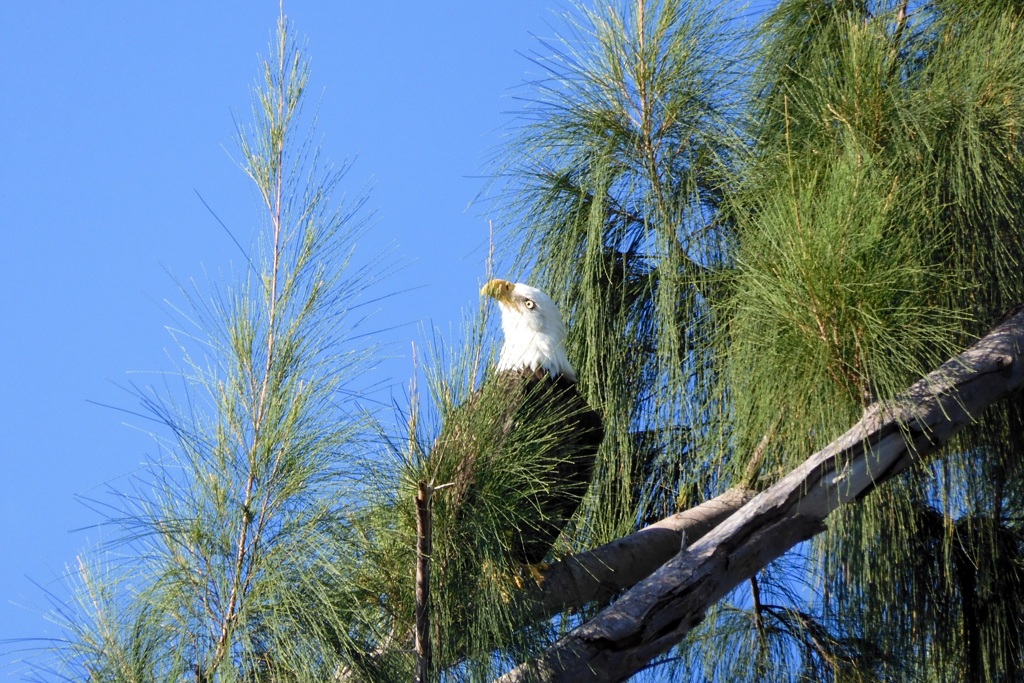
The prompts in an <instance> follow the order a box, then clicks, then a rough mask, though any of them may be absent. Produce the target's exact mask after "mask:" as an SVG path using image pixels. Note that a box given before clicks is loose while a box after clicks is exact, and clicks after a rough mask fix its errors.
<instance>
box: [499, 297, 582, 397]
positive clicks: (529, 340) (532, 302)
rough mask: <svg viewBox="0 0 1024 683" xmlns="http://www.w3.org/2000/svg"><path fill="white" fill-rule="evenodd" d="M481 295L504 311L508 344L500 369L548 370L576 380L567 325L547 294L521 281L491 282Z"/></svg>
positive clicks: (503, 320) (505, 346) (502, 349)
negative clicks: (568, 341) (568, 348)
mask: <svg viewBox="0 0 1024 683" xmlns="http://www.w3.org/2000/svg"><path fill="white" fill-rule="evenodd" d="M480 294H482V295H485V296H489V297H492V298H493V299H494V300H495V301H497V302H498V308H500V309H501V328H502V330H504V332H505V344H504V345H503V346H502V347H501V356H500V357H499V358H498V370H499V371H501V370H532V371H537V370H541V369H543V370H546V371H547V373H548V374H549V375H551V376H552V377H558V376H559V375H562V376H563V377H565V378H566V379H569V380H572V381H573V382H575V381H576V371H575V370H573V369H572V365H570V364H569V357H568V356H567V355H566V353H565V324H564V323H563V322H562V314H561V313H559V312H558V307H557V306H555V302H554V301H552V300H551V297H549V296H548V295H547V294H545V293H544V292H542V291H540V290H539V289H537V288H536V287H531V286H530V285H524V284H523V283H522V282H516V283H511V282H509V281H508V280H491V281H490V282H488V283H487V284H486V285H484V286H483V289H481V290H480Z"/></svg>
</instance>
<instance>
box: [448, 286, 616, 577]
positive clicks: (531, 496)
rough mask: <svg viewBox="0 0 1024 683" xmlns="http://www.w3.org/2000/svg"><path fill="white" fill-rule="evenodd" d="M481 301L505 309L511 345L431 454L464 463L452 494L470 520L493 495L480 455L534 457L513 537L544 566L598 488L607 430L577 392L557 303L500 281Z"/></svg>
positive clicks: (525, 558)
mask: <svg viewBox="0 0 1024 683" xmlns="http://www.w3.org/2000/svg"><path fill="white" fill-rule="evenodd" d="M481 295H483V296H488V297H491V298H493V299H494V300H495V301H496V302H497V304H498V307H499V309H500V310H501V325H502V329H503V331H504V336H505V340H504V345H503V346H502V348H501V354H500V356H499V359H498V364H497V367H496V368H495V370H494V373H493V374H492V376H491V377H490V378H488V379H487V380H486V381H485V382H484V384H483V386H482V387H481V388H480V389H478V390H477V391H476V392H475V393H474V394H473V395H472V396H471V397H470V398H469V400H467V401H466V402H465V403H464V404H463V405H462V406H460V407H459V408H457V409H456V410H455V412H454V413H453V414H452V415H451V416H450V418H449V421H450V423H449V422H446V424H445V426H444V428H443V429H442V432H441V434H440V436H439V437H438V441H437V443H436V444H435V449H434V454H433V455H432V456H431V457H432V458H433V457H435V456H439V457H446V456H447V457H451V456H454V458H456V459H458V461H459V465H458V472H457V474H456V476H455V477H454V480H455V487H456V488H455V491H453V492H452V497H453V498H454V500H455V501H457V502H456V505H457V506H459V507H460V508H462V511H460V512H458V513H457V515H456V516H457V517H460V516H463V519H464V515H468V514H473V512H472V509H473V506H474V505H476V504H479V503H480V499H479V496H481V495H487V494H486V493H485V492H483V491H481V490H480V488H481V486H482V485H481V483H480V482H479V481H477V479H478V475H479V471H478V468H479V467H480V466H481V465H480V464H479V463H478V459H481V458H487V457H505V458H515V457H520V458H524V459H526V460H528V462H529V469H528V470H527V472H528V476H529V479H530V481H529V483H528V484H527V482H525V481H524V482H523V484H522V486H523V487H526V486H529V492H528V493H527V494H525V496H524V500H523V504H522V505H521V507H522V508H523V509H522V510H520V511H519V512H518V513H517V514H516V517H515V519H514V520H510V526H514V527H515V528H509V529H506V530H505V533H506V534H507V538H506V539H505V541H506V545H507V548H508V552H509V554H510V556H511V558H512V559H513V560H515V561H517V562H519V563H521V564H524V565H537V564H540V563H542V562H543V560H544V558H545V556H546V555H547V554H548V552H549V551H550V550H551V547H552V546H553V545H554V542H555V540H556V539H557V538H558V536H559V534H561V532H562V529H563V528H564V527H565V525H566V523H567V522H568V521H569V519H570V518H571V517H572V516H573V514H574V513H575V512H576V509H577V508H578V507H579V504H580V500H581V499H582V498H583V495H584V494H585V493H586V491H587V488H588V487H589V486H590V480H591V477H592V475H593V469H594V459H595V456H596V454H597V449H598V446H599V445H600V444H601V441H602V439H603V438H604V428H603V425H602V423H601V416H600V415H599V414H598V413H597V412H596V411H594V410H593V409H592V408H590V407H589V406H588V405H587V403H586V402H585V401H584V399H583V397H582V396H581V395H580V394H579V392H578V390H577V386H576V372H575V371H574V370H573V367H572V365H571V364H570V363H569V359H568V357H567V355H566V349H565V337H566V330H565V325H564V324H563V322H562V316H561V314H560V313H559V311H558V308H557V306H555V303H554V302H553V301H552V300H551V298H550V297H548V295H547V294H545V293H544V292H542V291H540V290H539V289H536V288H534V287H530V286H529V285H525V284H522V283H515V284H513V283H512V282H508V281H506V280H491V281H490V282H488V283H487V284H486V285H484V287H483V289H482V290H481ZM524 454H526V455H524ZM512 484H513V485H515V483H514V482H513V483H512ZM523 490H524V491H525V490H526V488H523ZM456 523H457V522H456Z"/></svg>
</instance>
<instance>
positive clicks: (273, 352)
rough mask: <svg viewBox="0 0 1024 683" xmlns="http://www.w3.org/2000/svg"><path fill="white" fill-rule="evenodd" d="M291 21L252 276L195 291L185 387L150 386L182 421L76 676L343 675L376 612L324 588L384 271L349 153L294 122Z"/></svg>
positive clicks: (72, 626)
mask: <svg viewBox="0 0 1024 683" xmlns="http://www.w3.org/2000/svg"><path fill="white" fill-rule="evenodd" d="M278 38H279V42H278V43H277V44H276V45H274V46H273V47H274V54H273V56H272V58H271V59H269V60H267V61H265V62H264V81H263V82H262V83H261V84H260V85H259V86H258V87H257V89H256V91H255V92H256V98H255V102H254V113H255V117H256V123H255V125H254V126H253V127H252V129H251V130H241V129H240V131H239V134H240V138H241V140H240V146H241V150H242V162H241V165H242V167H243V169H244V170H245V171H246V172H247V173H248V174H249V176H250V177H251V178H252V180H253V182H254V183H255V186H256V188H257V190H258V191H259V195H260V196H261V198H262V200H263V206H262V209H263V212H262V214H263V220H264V230H263V234H262V239H261V243H260V246H259V248H258V249H257V250H255V252H254V253H253V254H252V255H251V256H250V255H247V259H248V260H249V263H248V266H249V272H248V277H246V278H244V279H243V280H242V281H241V282H239V283H238V284H237V285H236V286H234V287H233V288H232V289H228V290H225V291H223V292H222V293H220V294H218V295H216V296H214V297H213V298H212V299H209V300H205V299H204V297H203V294H202V293H201V292H200V291H199V289H198V287H196V289H195V291H192V292H190V291H186V292H185V294H186V296H187V297H188V299H189V303H190V306H191V311H190V312H188V313H186V314H184V315H185V316H186V320H185V322H186V325H187V327H185V329H184V330H183V331H178V332H175V337H176V339H177V340H178V341H179V343H180V344H181V349H182V352H183V353H184V354H185V364H184V367H183V371H182V382H183V389H182V390H181V392H180V393H179V392H174V393H171V392H170V391H168V392H166V393H165V394H161V393H156V392H149V391H140V394H139V396H140V399H141V401H142V403H143V405H144V406H145V408H146V409H148V411H149V412H150V414H151V415H152V416H153V417H154V418H155V419H156V420H157V421H159V422H161V423H162V424H163V425H164V426H165V427H166V428H167V429H168V430H169V432H170V434H171V439H170V441H169V442H167V443H166V444H165V447H166V454H165V458H164V459H162V460H161V461H159V462H156V463H154V464H153V465H152V466H151V467H150V468H149V472H148V474H147V475H146V476H145V477H142V478H140V483H139V484H137V485H136V489H137V490H136V491H135V492H132V493H127V492H122V493H121V494H120V496H121V498H120V499H121V503H122V506H121V507H122V508H123V510H122V512H121V514H122V515H123V517H120V518H116V519H114V520H112V521H113V522H115V523H120V524H121V525H122V526H123V532H122V533H121V534H120V538H119V539H118V541H119V542H121V543H123V544H126V546H127V549H128V550H130V551H131V552H130V553H128V555H127V559H123V560H120V561H119V562H117V563H116V564H113V565H110V564H108V562H109V557H110V555H111V553H108V555H107V556H108V562H99V563H98V564H97V565H96V566H95V567H94V566H93V564H92V563H91V562H89V561H83V563H82V566H81V568H80V572H79V574H78V583H79V586H80V592H81V593H80V598H79V609H78V611H75V612H69V613H68V619H67V626H68V629H69V631H70V632H71V637H70V638H69V640H68V644H67V646H66V647H64V648H63V649H62V650H61V651H60V652H59V653H58V655H59V658H60V660H61V663H60V664H59V666H58V667H57V668H58V671H57V673H59V674H60V675H62V676H64V677H67V678H72V679H76V680H81V679H88V680H97V681H99V680H103V681H153V680H181V679H182V678H183V677H191V678H194V679H195V680H218V681H235V680H249V681H254V680H269V679H273V680H310V678H318V679H327V678H329V677H330V676H331V675H333V672H334V671H335V670H336V669H337V668H338V667H339V666H340V665H341V664H343V659H342V652H343V651H344V650H343V649H342V648H343V647H346V646H347V645H348V643H347V642H344V641H342V642H339V639H345V638H347V634H348V629H349V624H350V623H351V622H352V621H353V620H354V619H355V618H357V617H358V616H359V614H360V609H361V607H360V606H359V605H357V604H353V605H348V606H346V607H345V608H343V609H339V608H338V606H337V605H332V604H331V603H330V602H328V601H326V600H324V596H325V595H326V594H328V593H330V592H332V591H333V590H335V588H336V587H337V586H338V585H339V584H341V583H343V582H344V581H345V580H346V576H345V568H346V565H347V563H349V562H351V561H352V560H353V558H352V557H351V553H352V550H351V546H346V545H344V544H341V543H339V538H338V536H339V532H338V529H340V528H344V525H345V523H346V521H345V520H346V519H347V518H349V517H351V516H352V515H353V514H354V512H355V511H356V510H358V508H359V507H360V506H361V505H362V503H361V502H360V500H359V496H358V493H359V489H358V483H357V482H356V481H355V480H354V479H353V477H352V470H354V469H356V467H357V466H358V464H359V462H360V460H361V459H362V458H364V457H365V455H366V453H367V449H366V443H365V440H366V438H367V436H368V434H367V427H368V418H367V417H366V416H364V415H363V414H362V412H361V411H359V410H356V409H354V408H353V407H351V406H344V407H342V405H341V404H340V403H339V401H338V397H339V393H340V392H341V391H343V390H345V389H346V388H347V387H349V386H352V383H353V382H355V381H356V380H357V378H358V377H359V375H360V374H361V372H362V370H363V368H364V367H365V365H366V363H367V361H368V358H369V356H368V351H367V350H366V349H360V348H359V347H358V346H355V345H354V344H352V343H350V342H348V341H347V340H346V336H347V335H348V334H349V332H350V330H351V329H352V326H353V324H354V322H355V321H353V319H352V316H350V315H348V314H347V309H348V308H349V307H350V306H351V305H352V304H353V302H354V301H355V299H354V297H355V296H356V295H357V294H358V292H359V290H360V289H361V288H362V287H364V286H365V285H366V283H367V282H370V281H372V278H373V274H372V270H366V269H358V268H354V267H350V266H349V264H348V258H347V253H346V251H347V250H348V249H350V245H351V241H352V239H353V238H354V236H355V235H357V234H358V232H359V227H360V223H361V220H362V219H361V218H360V217H359V208H360V205H359V203H358V202H357V203H355V204H353V205H350V206H348V205H344V206H337V205H332V204H331V203H330V193H331V192H332V191H333V190H334V189H335V188H336V186H337V185H338V183H339V181H340V179H341V176H342V172H343V171H332V170H329V169H327V170H325V169H324V168H323V167H322V166H321V165H320V164H319V162H318V160H317V158H316V155H315V154H310V153H309V151H308V150H307V149H306V146H305V145H296V143H295V142H293V141H292V140H293V138H294V137H295V135H296V133H295V132H294V130H293V129H294V128H295V127H296V126H297V125H298V124H299V123H300V121H301V106H300V105H301V101H302V97H303V94H304V90H305V87H306V84H307V79H308V71H307V67H306V63H305V61H304V58H303V57H302V56H301V54H300V52H299V51H298V50H297V49H295V47H294V45H293V44H292V43H291V41H290V40H289V39H288V36H287V26H286V24H285V23H284V21H283V20H282V23H281V25H280V26H279V31H278ZM189 328H191V329H189ZM196 352H198V353H199V355H196ZM175 395H179V396H182V397H183V401H182V400H181V399H179V400H178V401H177V402H176V401H175V399H174V396H175ZM328 607H330V609H328Z"/></svg>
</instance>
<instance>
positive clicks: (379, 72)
mask: <svg viewBox="0 0 1024 683" xmlns="http://www.w3.org/2000/svg"><path fill="white" fill-rule="evenodd" d="M563 10H564V6H563V5H561V4H559V3H557V2H554V1H552V0H536V1H534V0H515V1H514V2H511V1H509V2H500V3H499V2H450V1H449V2H445V1H438V2H431V3H401V4H392V3H377V2H366V1H365V0H364V1H359V2H356V1H353V0H339V1H327V0H322V1H320V2H301V1H298V0H296V1H294V2H290V3H288V4H287V6H286V13H287V14H288V16H289V18H290V19H291V20H292V21H293V28H294V29H295V32H296V34H298V35H300V36H305V38H306V39H307V40H308V46H307V48H308V53H309V54H310V56H311V57H312V75H313V81H312V90H313V92H314V95H315V96H319V94H320V93H321V92H322V93H323V94H322V97H321V99H320V109H319V115H320V120H319V128H318V130H319V133H320V134H322V135H323V136H324V141H323V145H324V152H325V153H326V155H327V156H329V157H330V158H331V159H333V160H336V161H341V160H343V159H345V158H352V157H354V158H355V163H354V166H353V168H352V170H351V171H350V172H349V174H348V176H347V180H346V181H345V183H344V188H345V189H346V190H348V191H350V192H352V193H358V192H359V191H360V190H361V189H362V188H364V187H365V186H367V185H368V184H369V185H371V186H372V189H371V190H370V197H369V202H368V206H369V207H371V208H374V209H376V216H377V218H376V221H375V222H374V223H373V227H372V229H371V231H370V233H369V234H368V235H367V237H366V239H365V240H364V243H363V244H362V245H361V246H360V249H361V250H362V252H363V253H364V254H366V255H373V254H375V253H378V252H380V251H381V250H382V249H385V248H386V247H387V245H389V244H394V245H395V252H394V256H393V262H394V263H405V264H406V265H405V266H404V267H403V268H401V269H400V270H398V272H397V273H396V274H394V275H392V276H390V277H389V278H388V279H387V280H385V281H384V282H382V283H381V284H380V285H378V288H377V293H379V294H386V293H388V292H397V291H402V290H410V289H411V290H412V291H410V292H408V293H405V294H400V295H397V296H394V297H391V298H388V299H385V300H384V301H382V302H381V304H380V306H381V308H382V310H381V312H380V315H379V318H378V319H379V320H380V325H381V326H382V327H389V328H390V327H394V329H392V330H391V331H390V332H388V333H387V338H388V340H389V341H390V342H392V343H393V345H394V347H393V348H394V349H395V352H396V353H398V354H403V355H405V356H407V355H408V354H407V352H406V350H407V349H408V348H409V341H410V340H413V339H417V338H418V337H419V335H420V331H421V329H422V325H436V326H437V327H439V328H441V329H442V330H448V329H449V327H450V326H453V327H454V328H457V327H458V324H459V321H460V319H461V317H462V313H463V311H464V310H468V309H470V308H475V306H476V303H477V299H476V297H477V290H478V288H479V286H480V283H481V278H482V277H483V275H484V260H485V258H486V253H487V249H486V245H487V239H488V219H489V218H492V217H493V216H490V215H489V214H488V207H487V205H486V204H477V205H471V204H472V201H473V199H474V198H475V197H476V196H477V194H478V192H479V191H480V190H481V189H482V188H483V186H484V181H483V180H482V179H481V178H480V177H479V176H480V175H481V174H482V172H483V171H484V170H485V167H486V160H487V159H488V158H489V157H490V155H491V153H492V152H493V150H494V149H495V148H496V146H498V145H499V144H500V142H501V139H502V136H503V134H504V133H506V132H507V131H508V126H509V123H510V121H511V116H510V115H509V114H508V112H510V111H513V110H515V109H517V108H518V107H519V104H518V103H517V102H516V101H515V100H514V99H513V98H512V95H513V94H514V93H515V92H516V89H517V88H518V87H519V86H520V85H521V84H522V83H523V82H524V81H525V80H527V79H528V78H530V76H531V74H533V75H536V73H537V71H538V68H537V67H536V66H535V65H533V64H532V63H531V62H529V61H528V60H527V59H526V58H524V57H523V56H521V53H529V52H531V51H532V50H534V49H536V48H537V47H538V45H537V43H536V39H535V38H533V37H532V36H531V33H532V34H537V35H540V36H550V35H552V34H553V33H554V28H553V27H555V26H557V25H558V24H559V20H558V18H557V17H558V14H559V13H560V12H561V11H563ZM277 14H278V6H277V2H274V1H273V0H265V1H261V2H254V1H252V0H247V1H246V2H241V1H237V0H236V1H222V2H205V1H204V2H199V1H197V0H182V1H179V2H165V3H138V2H128V1H126V0H121V1H119V2H110V1H102V0H96V1H94V2H89V3H57V2H48V1H44V0H31V1H29V0H22V1H21V2H18V1H16V0H12V1H10V2H5V3H3V4H2V5H0V31H2V35H3V36H4V38H3V40H0V65H2V67H3V68H2V70H0V79H2V81H3V92H4V105H3V107H2V108H0V124H2V126H0V130H2V140H3V147H2V148H3V155H2V156H0V206H2V207H3V210H2V214H0V230H2V236H3V247H2V248H0V259H2V267H0V292H2V296H0V321H2V322H0V330H2V334H0V358H2V359H3V361H4V364H5V381H4V382H2V383H0V415H2V418H0V461H2V463H3V469H4V476H3V477H0V549H2V550H0V641H3V640H10V639H21V638H33V637H48V636H50V637H52V636H55V635H57V634H58V631H57V630H56V629H55V627H53V626H52V625H50V624H49V623H48V622H47V620H46V618H45V612H46V610H47V609H48V608H49V603H48V601H47V598H46V595H45V593H44V589H45V590H47V591H52V592H53V593H54V594H55V595H56V596H58V597H64V596H65V595H66V590H65V586H66V583H65V580H64V579H63V575H64V573H65V567H67V566H71V565H73V563H74V561H75V557H76V555H77V554H78V553H79V552H80V551H81V550H82V549H83V548H85V547H87V546H88V545H89V544H91V543H94V542H96V541H98V540H101V539H102V538H103V533H104V532H103V531H101V530H99V529H97V528H96V526H95V525H96V523H97V522H98V521H99V520H100V519H101V517H100V515H99V514H98V513H96V512H94V511H92V510H90V509H89V508H88V507H86V506H85V505H83V504H82V503H81V502H80V501H79V500H78V499H77V497H80V496H84V497H87V498H101V499H102V498H103V497H104V496H105V495H106V494H105V492H106V491H107V489H108V487H110V486H113V487H115V488H116V487H118V486H119V482H123V481H124V478H125V477H127V476H130V475H131V474H132V473H137V472H138V471H139V469H140V467H141V466H142V464H143V463H144V462H145V461H147V459H149V458H151V457H153V455H154V452H155V447H154V443H153V441H152V439H151V437H150V436H148V435H147V434H146V433H145V432H144V430H142V429H139V428H138V427H145V426H146V425H144V424H140V422H141V421H140V420H138V419H133V418H132V417H130V416H127V415H125V414H124V413H121V412H119V411H117V410H114V409H111V408H107V407H102V405H97V404H106V405H115V406H121V407H124V408H128V409H133V408H135V407H136V402H135V400H134V399H133V398H132V397H131V396H130V395H129V394H127V393H126V392H125V391H124V389H123V388H122V387H124V386H126V385H128V384H129V383H135V384H141V385H145V384H147V383H149V382H151V381H155V380H153V379H152V378H153V377H156V376H157V375H156V374H153V373H158V372H160V371H167V370H171V369H173V367H174V364H175V360H176V354H175V352H174V350H173V349H174V344H173V342H172V340H171V338H170V336H169V335H168V333H167V331H166V330H165V326H166V325H168V324H170V323H171V322H172V317H171V314H170V312H169V310H168V307H167V305H166V303H164V302H165V301H170V302H172V303H180V302H181V299H182V298H181V296H180V295H179V294H178V285H177V284H176V282H175V280H176V279H177V280H187V279H188V278H191V277H196V278H198V279H199V280H200V281H203V280H206V279H214V280H215V279H218V278H219V277H221V274H225V275H224V276H225V277H228V275H227V274H229V273H230V272H231V268H232V264H235V265H236V266H237V263H238V260H239V253H238V251H237V248H236V247H235V246H234V244H233V243H232V242H231V240H230V238H229V237H228V236H227V234H226V233H225V232H224V230H223V229H222V228H221V227H220V226H219V225H218V224H217V222H216V220H215V219H214V218H213V217H212V216H211V215H210V213H209V211H208V210H207V209H206V208H205V207H204V206H203V203H202V201H200V199H199V198H198V197H197V192H198V193H199V194H200V195H202V197H203V199H205V200H206V202H208V203H209V204H210V206H211V207H212V208H213V209H214V210H215V211H216V213H217V215H218V216H219V217H220V219H221V220H223V221H224V222H225V223H226V224H227V225H228V227H229V228H230V229H231V230H232V232H233V233H235V234H236V235H239V236H241V237H242V239H243V242H244V241H245V239H247V238H248V236H249V235H251V234H252V232H253V230H254V229H255V228H256V227H257V220H256V218H257V215H258V214H257V210H256V203H255V199H254V197H253V195H252V192H251V190H250V187H249V184H248V180H247V178H246V177H245V176H244V174H243V173H242V172H241V171H240V170H239V169H238V168H237V166H236V165H235V164H234V162H233V161H232V159H231V155H232V154H234V152H235V145H234V142H233V140H234V123H233V121H234V120H235V119H238V120H243V121H245V120H248V118H249V91H250V86H251V84H253V83H254V81H255V78H256V76H257V68H258V61H257V54H267V53H268V42H269V39H270V36H271V33H272V31H273V29H274V25H275V21H276V18H277ZM236 156H237V155H236ZM512 275H515V274H512ZM407 369H408V370H407ZM410 371H411V360H410V359H409V358H407V357H406V358H398V359H397V360H396V361H395V362H393V363H390V364H388V365H387V366H385V370H384V371H383V372H385V373H386V374H384V375H382V376H381V377H380V378H379V379H380V381H383V382H386V383H389V384H391V385H393V386H394V388H395V391H396V392H397V393H401V392H402V391H403V387H404V386H405V384H406V382H407V381H408V377H409V372H410ZM133 425H134V426H133ZM76 530H77V531H76ZM36 584H39V586H41V587H42V588H40V587H38V586H37V585H36ZM11 647H16V645H0V651H4V650H9V649H11ZM14 658H16V655H13V654H6V655H3V656H0V674H10V673H12V672H16V671H17V670H18V667H17V665H15V664H12V663H11V662H12V660H13V659H14Z"/></svg>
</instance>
